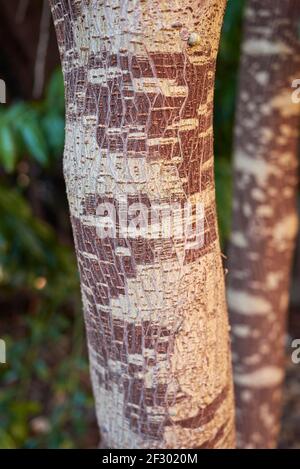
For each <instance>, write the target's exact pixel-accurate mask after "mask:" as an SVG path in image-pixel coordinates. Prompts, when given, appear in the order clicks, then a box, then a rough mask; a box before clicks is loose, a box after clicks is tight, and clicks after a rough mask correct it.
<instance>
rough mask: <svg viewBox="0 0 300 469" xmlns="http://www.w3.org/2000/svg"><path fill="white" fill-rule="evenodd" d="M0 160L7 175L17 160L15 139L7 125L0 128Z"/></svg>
mask: <svg viewBox="0 0 300 469" xmlns="http://www.w3.org/2000/svg"><path fill="white" fill-rule="evenodd" d="M0 160H1V163H2V165H3V167H4V169H5V170H6V171H7V172H8V173H10V172H12V171H13V170H14V168H15V164H16V160H17V151H16V145H15V137H14V134H13V131H12V129H11V128H9V127H8V126H7V125H2V126H0Z"/></svg>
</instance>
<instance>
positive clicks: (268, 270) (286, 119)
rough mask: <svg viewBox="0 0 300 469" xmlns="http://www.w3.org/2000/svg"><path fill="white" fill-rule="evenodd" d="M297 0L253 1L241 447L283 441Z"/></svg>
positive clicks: (235, 301) (240, 194) (243, 83)
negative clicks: (282, 387)
mask: <svg viewBox="0 0 300 469" xmlns="http://www.w3.org/2000/svg"><path fill="white" fill-rule="evenodd" d="M299 9H300V5H299V1H298V0H286V1H274V0H265V1H264V2H261V0H250V1H249V2H248V7H247V11H246V25H245V38H244V44H243V53H242V63H241V78H240V95H239V102H238V110H237V119H236V130H235V136H236V138H235V163H234V165H235V166H234V171H235V172H234V178H235V190H234V218H233V232H232V238H231V248H230V250H229V278H228V280H229V289H228V301H229V310H230V319H231V324H232V337H233V363H234V376H235V378H234V379H235V386H236V395H237V426H238V446H239V447H243V448H272V447H274V446H276V442H277V436H278V431H279V421H280V415H281V385H282V381H283V377H284V363H283V360H284V342H285V340H284V339H285V330H286V313H287V308H288V300H289V276H290V269H291V260H292V255H293V251H294V245H295V235H296V231H297V213H296V193H297V144H298V125H299V104H294V103H293V102H292V92H293V91H294V90H293V88H292V82H293V80H294V79H297V78H300V50H299V41H298V37H297V32H298V24H299Z"/></svg>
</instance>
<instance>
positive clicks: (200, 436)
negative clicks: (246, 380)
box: [51, 0, 234, 448]
mask: <svg viewBox="0 0 300 469" xmlns="http://www.w3.org/2000/svg"><path fill="white" fill-rule="evenodd" d="M51 5H52V13H53V17H54V22H55V27H56V31H57V37H58V43H59V47H60V53H61V59H62V64H63V70H64V77H65V86H66V116H67V121H66V145H65V155H64V174H65V179H66V184H67V192H68V199H69V204H70V211H71V218H72V224H73V231H74V238H75V244H76V251H77V256H78V263H79V269H80V274H81V287H82V297H83V303H84V312H85V320H86V327H87V336H88V345H89V354H90V365H91V375H92V382H93V387H94V395H95V399H96V411H97V416H98V421H99V426H100V429H101V434H102V437H103V439H104V441H105V444H106V445H108V446H109V447H112V448H202V447H203V448H204V447H214V448H221V447H225V448H227V447H231V446H233V445H234V430H233V421H234V416H233V398H232V385H231V365H230V355H229V346H228V344H229V342H228V323H227V312H226V306H225V294H224V282H223V269H222V264H221V257H220V248H219V240H218V233H217V227H216V212H215V194H214V176H213V132H212V112H213V89H214V73H215V60H216V54H217V50H218V44H219V34H220V28H221V23H222V18H223V13H224V7H225V0H198V1H196V0H185V1H183V0H177V1H173V2H169V1H158V0H131V1H129V0H123V1H116V0H111V1H100V0H81V1H78V0H77V1H76V0H68V1H67V0H60V1H59V0H52V1H51ZM187 204H189V206H190V207H192V209H191V210H190V212H191V213H192V214H193V216H192V217H191V220H192V221H191V222H190V231H192V232H193V233H194V234H195V231H194V225H195V223H196V225H197V221H198V219H197V213H198V210H197V209H198V207H203V208H204V224H203V225H204V235H203V236H202V238H201V240H200V241H201V242H199V243H198V241H199V240H197V242H195V239H193V242H194V244H192V243H191V240H192V235H191V236H190V235H189V238H190V239H187V238H186V230H184V232H183V233H182V234H180V231H181V228H182V226H183V225H186V224H187V221H188V218H187V212H188V211H187V210H184V207H186V206H187ZM120 207H121V208H120ZM170 207H171V212H172V213H173V212H174V213H175V212H176V217H175V219H174V220H175V221H174V220H173V221H174V224H172V230H171V231H170V233H169V234H168V233H167V232H166V231H164V230H165V228H166V227H165V226H164V227H163V228H161V224H160V222H159V220H161V219H160V218H159V217H156V216H153V212H156V211H157V209H158V211H160V210H162V211H164V210H166V211H167V212H168V210H169V209H170ZM174 207H176V208H175V209H174ZM154 208H155V210H154ZM195 211H196V212H195ZM200 212H201V210H200ZM128 213H129V227H128V224H127V222H126V224H125V225H124V223H123V221H124V214H125V215H126V214H128ZM174 213H173V214H174ZM195 213H196V214H195ZM150 215H151V216H150ZM155 215H156V214H155ZM113 217H114V218H115V225H114V226H112V225H109V224H108V222H109V218H113ZM125 218H126V216H125ZM163 221H166V214H165V212H164V218H163ZM101 222H102V225H101ZM105 222H107V225H106V228H105V229H104V227H103V224H105ZM146 222H147V223H146ZM121 225H122V226H121ZM185 228H186V226H185ZM192 228H193V229H192ZM104 232H105V233H106V236H105V233H104ZM197 238H198V237H197ZM195 246H196V247H195Z"/></svg>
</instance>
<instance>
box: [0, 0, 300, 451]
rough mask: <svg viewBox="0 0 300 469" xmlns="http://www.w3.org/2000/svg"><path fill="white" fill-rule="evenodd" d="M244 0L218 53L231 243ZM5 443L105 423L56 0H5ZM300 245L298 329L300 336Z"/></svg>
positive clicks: (1, 118) (224, 219)
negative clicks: (70, 203)
mask: <svg viewBox="0 0 300 469" xmlns="http://www.w3.org/2000/svg"><path fill="white" fill-rule="evenodd" d="M244 4H245V2H244V1H243V0H229V2H228V8H227V12H226V17H225V22H224V27H223V33H222V40H221V49H220V54H219V59H218V68H217V82H216V98H215V108H216V109H215V155H216V158H215V163H216V165H215V166H216V184H217V188H216V190H217V199H218V212H219V224H220V231H221V238H222V245H223V246H222V247H223V250H224V252H226V242H227V239H228V236H229V233H230V218H231V217H230V210H231V180H232V175H231V159H232V135H233V122H234V109H235V98H236V91H237V81H238V80H237V79H238V64H239V57H240V44H241V37H242V14H243V9H244ZM0 11H1V14H0V43H1V50H0V78H1V79H3V80H5V83H6V91H7V102H6V104H0V338H1V339H4V340H5V341H6V345H7V363H6V364H5V365H3V364H0V448H20V447H21V448H89V447H96V446H97V444H98V439H99V438H98V430H97V425H96V420H95V414H94V409H93V397H92V392H91V385H90V379H89V372H88V361H87V350H86V345H85V332H84V324H83V317H82V312H81V300H80V292H79V281H78V274H77V268H76V260H75V256H74V252H73V242H72V233H71V229H70V223H69V214H68V207H67V201H66V194H65V187H64V181H63V176H62V153H63V145H64V89H63V80H62V74H61V68H60V63H59V56H58V50H57V43H56V38H55V33H54V29H53V24H52V19H51V15H50V11H49V7H48V0H10V1H9V2H8V1H5V0H0ZM299 264H300V263H299V255H297V256H296V261H295V269H294V275H293V278H294V280H293V285H294V288H293V290H294V292H293V297H292V298H293V299H292V304H291V314H290V327H289V330H290V334H291V336H293V337H300V320H299V318H300V315H297V311H299V309H300V308H299V306H297V305H298V303H299V298H297V294H299V288H297V282H298V285H299V281H300V278H299V273H300V265H299ZM283 424H284V425H283V431H282V436H281V442H280V446H281V447H296V448H297V447H298V448H300V365H298V368H297V367H296V366H293V365H292V364H291V359H290V356H289V353H287V380H286V391H285V410H284V416H283Z"/></svg>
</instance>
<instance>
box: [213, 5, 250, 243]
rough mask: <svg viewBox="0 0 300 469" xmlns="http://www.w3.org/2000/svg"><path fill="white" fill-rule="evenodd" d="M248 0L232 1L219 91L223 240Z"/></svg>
mask: <svg viewBox="0 0 300 469" xmlns="http://www.w3.org/2000/svg"><path fill="white" fill-rule="evenodd" d="M245 3H246V2H245V0H229V1H228V3H227V9H226V14H225V18H224V24H223V31H222V39H221V44H220V51H219V57H218V63H217V76H216V89H215V115H214V127H215V175H216V195H217V208H218V220H219V227H220V234H221V241H222V244H223V245H224V244H225V243H226V241H227V239H228V236H229V233H230V225H231V202H232V182H231V180H232V165H231V156H232V144H233V124H234V114H235V103H236V94H237V85H238V68H239V59H240V46H241V38H242V18H243V12H244V7H245Z"/></svg>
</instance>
